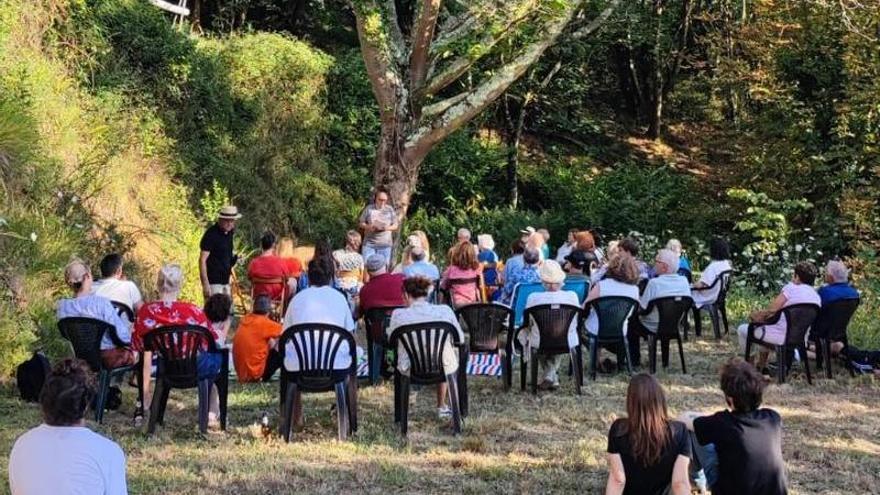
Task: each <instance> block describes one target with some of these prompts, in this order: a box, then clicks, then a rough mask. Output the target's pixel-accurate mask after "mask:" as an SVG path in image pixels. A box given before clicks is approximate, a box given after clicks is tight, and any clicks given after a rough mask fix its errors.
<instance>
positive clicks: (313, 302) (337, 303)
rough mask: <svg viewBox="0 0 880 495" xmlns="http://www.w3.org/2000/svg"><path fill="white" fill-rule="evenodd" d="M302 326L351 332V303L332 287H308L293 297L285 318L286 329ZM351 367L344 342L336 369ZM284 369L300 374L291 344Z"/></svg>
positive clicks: (338, 355) (352, 327) (340, 348)
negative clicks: (334, 328)
mask: <svg viewBox="0 0 880 495" xmlns="http://www.w3.org/2000/svg"><path fill="white" fill-rule="evenodd" d="M300 323H325V324H327V325H336V326H337V327H341V328H344V329H346V330H348V331H349V332H354V331H355V324H354V318H353V317H352V316H351V307H349V305H348V300H347V299H346V298H345V296H344V295H342V293H341V292H339V291H338V290H336V289H334V288H333V287H330V286H329V285H325V286H322V287H309V288H308V289H305V290H303V291H301V292H298V293H297V294H296V295H295V296H294V297H293V300H292V301H291V303H290V306H288V307H287V313H286V314H285V315H284V329H285V330H286V329H288V328H289V327H291V326H293V325H299V324H300ZM349 366H351V357H350V355H349V349H348V344H346V343H345V342H343V343H342V344H341V345H340V346H339V351H338V352H337V354H336V361H335V362H334V363H333V369H337V370H343V369H346V368H348V367H349ZM284 368H285V369H287V370H288V371H299V358H298V357H297V355H296V351H295V350H294V348H293V344H291V343H288V344H287V349H286V350H285V353H284Z"/></svg>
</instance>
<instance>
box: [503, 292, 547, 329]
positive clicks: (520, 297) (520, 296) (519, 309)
mask: <svg viewBox="0 0 880 495" xmlns="http://www.w3.org/2000/svg"><path fill="white" fill-rule="evenodd" d="M536 292H544V284H542V283H541V282H530V283H527V284H516V286H514V287H513V296H512V297H511V298H510V309H512V310H513V323H514V324H513V328H514V331H516V329H518V328H519V327H521V326H522V324H523V314H525V312H526V301H528V300H529V296H530V295H532V294H534V293H536Z"/></svg>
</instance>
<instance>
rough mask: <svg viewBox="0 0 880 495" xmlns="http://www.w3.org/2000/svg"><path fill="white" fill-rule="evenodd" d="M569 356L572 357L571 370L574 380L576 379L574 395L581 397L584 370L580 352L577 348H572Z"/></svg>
mask: <svg viewBox="0 0 880 495" xmlns="http://www.w3.org/2000/svg"><path fill="white" fill-rule="evenodd" d="M568 353H569V355H570V356H571V370H572V378H573V379H574V393H576V394H577V395H581V385H582V384H583V376H581V375H582V374H583V372H584V370H583V369H582V368H581V366H580V357H579V356H580V351H578V348H577V347H572V348H571V349H569V350H568Z"/></svg>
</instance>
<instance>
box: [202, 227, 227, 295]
mask: <svg viewBox="0 0 880 495" xmlns="http://www.w3.org/2000/svg"><path fill="white" fill-rule="evenodd" d="M234 232H235V231H229V232H223V230H222V229H221V228H220V227H219V226H218V225H217V224H214V225H211V226H210V227H208V230H206V231H205V235H203V236H202V242H200V243H199V247H201V249H202V251H208V252H209V253H211V254H209V255H208V262H207V265H208V283H209V284H221V285H227V284H229V275H230V273H232V265H234V264H235V256H233V254H232V234H233V233H234Z"/></svg>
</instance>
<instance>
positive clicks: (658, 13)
mask: <svg viewBox="0 0 880 495" xmlns="http://www.w3.org/2000/svg"><path fill="white" fill-rule="evenodd" d="M654 18H655V19H656V21H657V30H656V32H655V34H654V60H653V67H652V68H653V70H654V72H653V74H652V79H653V80H652V81H651V83H652V84H651V97H650V100H651V108H650V113H649V115H648V137H649V138H651V139H659V138H660V129H661V127H662V125H663V93H664V91H663V84H664V80H663V79H664V78H663V63H662V62H661V58H660V57H661V55H662V53H661V52H662V47H661V41H662V36H663V1H662V0H654Z"/></svg>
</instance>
